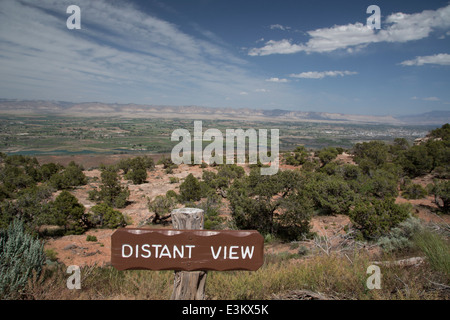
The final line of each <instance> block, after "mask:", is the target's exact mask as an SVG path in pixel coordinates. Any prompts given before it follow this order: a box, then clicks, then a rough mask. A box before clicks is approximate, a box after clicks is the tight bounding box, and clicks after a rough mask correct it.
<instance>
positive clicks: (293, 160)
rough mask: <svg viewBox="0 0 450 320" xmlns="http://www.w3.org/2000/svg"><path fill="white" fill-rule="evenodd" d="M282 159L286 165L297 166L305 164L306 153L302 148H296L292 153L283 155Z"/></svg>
mask: <svg viewBox="0 0 450 320" xmlns="http://www.w3.org/2000/svg"><path fill="white" fill-rule="evenodd" d="M283 158H284V163H286V164H287V165H291V166H299V165H302V164H304V163H305V162H306V160H307V158H308V152H307V150H306V148H305V147H304V146H298V147H297V148H295V149H294V151H292V152H286V153H284V155H283Z"/></svg>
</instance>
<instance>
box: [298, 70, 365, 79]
mask: <svg viewBox="0 0 450 320" xmlns="http://www.w3.org/2000/svg"><path fill="white" fill-rule="evenodd" d="M357 73H358V72H355V71H309V72H302V73H298V74H290V75H289V76H290V77H292V78H303V79H322V78H325V77H337V76H340V77H343V76H349V75H354V74H357Z"/></svg>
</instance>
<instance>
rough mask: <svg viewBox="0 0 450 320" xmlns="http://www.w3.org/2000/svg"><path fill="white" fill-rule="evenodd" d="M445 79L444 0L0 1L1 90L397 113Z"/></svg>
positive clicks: (419, 104)
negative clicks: (370, 21)
mask: <svg viewBox="0 0 450 320" xmlns="http://www.w3.org/2000/svg"><path fill="white" fill-rule="evenodd" d="M69 5H78V6H79V7H80V9H81V29H79V30H76V29H75V30H69V29H67V27H66V20H67V18H68V17H69V16H70V14H67V13H66V9H67V7H68V6H69ZM369 5H378V6H379V8H380V10H381V21H380V23H381V29H380V30H373V29H370V28H368V27H367V25H366V19H367V18H368V17H369V16H370V14H367V13H366V9H367V7H368V6H369ZM449 89H450V2H448V1H361V0H359V1H299V0H293V1H286V0H281V1H280V0H279V1H273V0H271V1H269V0H258V1H242V0H241V1H236V0H226V1H222V0H179V1H175V0H167V1H161V0H159V1H157V0H148V1H131V0H130V1H106V0H95V1H92V0H89V1H88V0H86V1H79V0H69V1H65V0H40V1H31V0H21V1H18V0H1V1H0V98H8V99H44V100H60V101H71V102H90V101H99V102H107V103H114V102H117V103H137V104H152V105H200V106H208V107H232V108H255V109H286V110H300V111H322V112H333V113H351V114H373V115H386V114H391V115H399V114H414V113H422V112H427V111H431V110H450V90H449Z"/></svg>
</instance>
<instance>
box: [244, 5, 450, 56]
mask: <svg viewBox="0 0 450 320" xmlns="http://www.w3.org/2000/svg"><path fill="white" fill-rule="evenodd" d="M448 28H450V5H448V6H446V7H443V8H440V9H437V10H425V11H422V12H420V13H415V14H405V13H401V12H399V13H393V14H391V15H389V16H388V17H387V18H386V19H385V21H384V22H382V29H381V30H379V31H378V32H376V31H375V30H372V29H370V28H368V27H367V26H366V25H365V24H363V23H360V22H357V23H354V24H347V25H339V26H333V27H330V28H320V29H316V30H311V31H308V32H307V34H308V35H309V37H310V39H309V40H308V41H307V42H306V43H299V44H296V43H293V42H292V40H288V39H283V40H279V41H276V40H269V41H267V42H266V43H265V45H264V46H263V47H261V48H252V49H250V50H249V52H248V54H249V55H250V56H264V55H270V54H292V53H297V52H306V53H311V52H332V51H335V50H338V49H352V50H353V49H358V48H361V46H366V45H368V44H370V43H378V42H407V41H412V40H419V39H423V38H426V37H428V36H429V35H430V33H431V32H433V31H434V30H436V29H448Z"/></svg>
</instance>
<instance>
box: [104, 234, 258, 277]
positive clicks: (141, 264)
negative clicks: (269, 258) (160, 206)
mask: <svg viewBox="0 0 450 320" xmlns="http://www.w3.org/2000/svg"><path fill="white" fill-rule="evenodd" d="M263 262H264V239H263V237H262V236H261V235H260V234H259V233H258V232H257V231H254V230H243V231H242V230H221V231H214V230H169V229H145V228H122V229H117V230H116V231H115V232H114V233H113V235H112V238H111V263H112V265H113V266H114V267H115V268H116V269H118V270H131V269H144V270H177V271H195V270H197V271H198V270H217V271H226V270H249V271H254V270H257V269H259V267H261V266H262V264H263Z"/></svg>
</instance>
